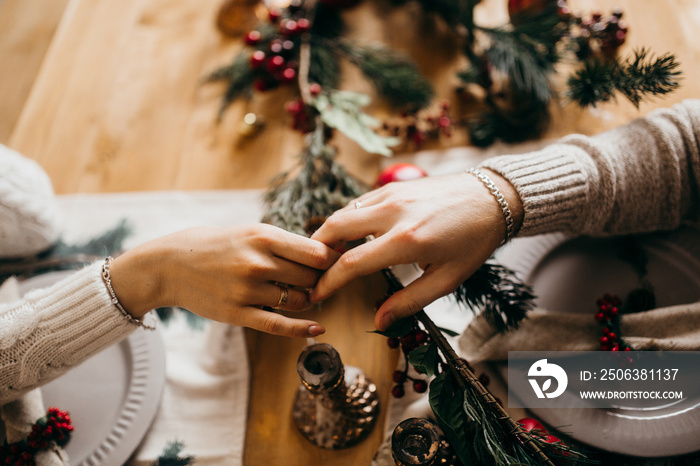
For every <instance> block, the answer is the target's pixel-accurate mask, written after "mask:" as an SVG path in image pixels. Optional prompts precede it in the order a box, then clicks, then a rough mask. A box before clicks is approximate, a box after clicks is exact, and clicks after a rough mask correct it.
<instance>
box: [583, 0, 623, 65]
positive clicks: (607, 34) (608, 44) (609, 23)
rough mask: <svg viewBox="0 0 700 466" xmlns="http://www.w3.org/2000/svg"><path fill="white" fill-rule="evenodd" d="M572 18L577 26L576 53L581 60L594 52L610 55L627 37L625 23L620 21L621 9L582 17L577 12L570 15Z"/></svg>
mask: <svg viewBox="0 0 700 466" xmlns="http://www.w3.org/2000/svg"><path fill="white" fill-rule="evenodd" d="M572 19H573V24H574V25H575V26H576V27H577V28H576V35H575V42H576V44H577V46H578V50H576V55H577V56H578V58H580V59H581V60H585V59H587V58H589V57H591V56H594V55H596V54H601V55H603V56H604V57H612V56H614V55H615V54H616V53H617V49H618V48H619V47H620V46H621V45H622V44H624V43H625V40H626V39H627V24H625V22H624V21H622V11H621V10H615V11H613V12H612V14H610V15H609V16H603V14H602V13H600V12H595V13H593V14H592V15H591V16H590V17H583V16H581V14H578V13H577V14H574V15H572Z"/></svg>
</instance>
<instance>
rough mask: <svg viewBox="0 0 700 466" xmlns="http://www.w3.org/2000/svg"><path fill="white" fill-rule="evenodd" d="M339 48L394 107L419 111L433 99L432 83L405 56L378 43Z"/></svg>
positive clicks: (341, 46) (348, 45)
mask: <svg viewBox="0 0 700 466" xmlns="http://www.w3.org/2000/svg"><path fill="white" fill-rule="evenodd" d="M339 50H340V51H341V53H343V54H344V55H345V56H346V57H347V58H348V59H349V60H350V62H351V63H353V64H354V65H355V66H357V67H358V68H360V70H361V71H362V72H363V73H364V75H365V76H366V77H367V78H368V79H369V80H370V81H371V82H372V84H374V87H375V88H376V89H377V92H378V93H379V94H380V95H381V96H382V97H383V98H385V99H386V101H387V102H388V103H389V105H391V106H392V107H393V108H395V109H403V110H410V111H418V110H421V109H423V108H425V107H427V106H428V104H429V103H430V100H431V99H432V98H433V94H434V91H433V87H432V85H431V84H430V82H428V81H427V80H426V79H425V78H423V77H422V76H421V75H420V72H419V71H418V69H417V68H416V65H415V64H414V63H413V62H412V61H411V60H410V59H408V58H406V57H404V56H403V55H401V54H399V53H397V52H394V51H392V50H390V49H387V48H385V47H382V46H379V45H372V46H365V47H362V46H357V45H354V44H350V43H347V42H345V43H343V44H341V45H340V47H339Z"/></svg>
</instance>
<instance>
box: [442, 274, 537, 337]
mask: <svg viewBox="0 0 700 466" xmlns="http://www.w3.org/2000/svg"><path fill="white" fill-rule="evenodd" d="M454 296H455V298H456V299H457V302H458V303H460V304H462V305H463V306H465V307H468V308H469V309H471V310H472V312H474V313H476V312H478V311H481V312H482V313H483V314H484V317H486V320H487V321H488V322H489V323H490V324H491V325H493V326H494V327H495V328H496V329H497V330H498V331H499V332H505V331H508V330H510V329H514V328H517V327H518V325H519V324H520V322H521V321H522V320H523V319H525V318H526V317H527V313H528V311H530V310H531V309H532V308H533V299H534V298H535V296H534V294H533V293H532V288H530V287H529V286H528V285H526V284H524V283H522V282H521V281H520V280H518V279H517V277H516V276H515V274H514V273H513V271H512V270H510V269H508V268H506V267H504V266H502V265H499V264H494V263H490V262H487V263H485V264H483V265H482V266H481V267H479V268H478V269H477V270H476V272H474V274H472V276H471V277H469V278H468V279H467V280H466V281H465V282H464V283H462V284H461V285H460V286H459V287H458V288H457V290H455V292H454Z"/></svg>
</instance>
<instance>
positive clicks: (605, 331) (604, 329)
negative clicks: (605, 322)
mask: <svg viewBox="0 0 700 466" xmlns="http://www.w3.org/2000/svg"><path fill="white" fill-rule="evenodd" d="M603 335H605V336H607V335H610V328H609V327H603Z"/></svg>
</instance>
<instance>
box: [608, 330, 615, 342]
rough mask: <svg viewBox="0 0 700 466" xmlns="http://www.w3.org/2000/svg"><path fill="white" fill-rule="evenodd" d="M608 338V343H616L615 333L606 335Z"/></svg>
mask: <svg viewBox="0 0 700 466" xmlns="http://www.w3.org/2000/svg"><path fill="white" fill-rule="evenodd" d="M608 338H609V339H610V341H617V334H616V333H615V332H610V333H608Z"/></svg>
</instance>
